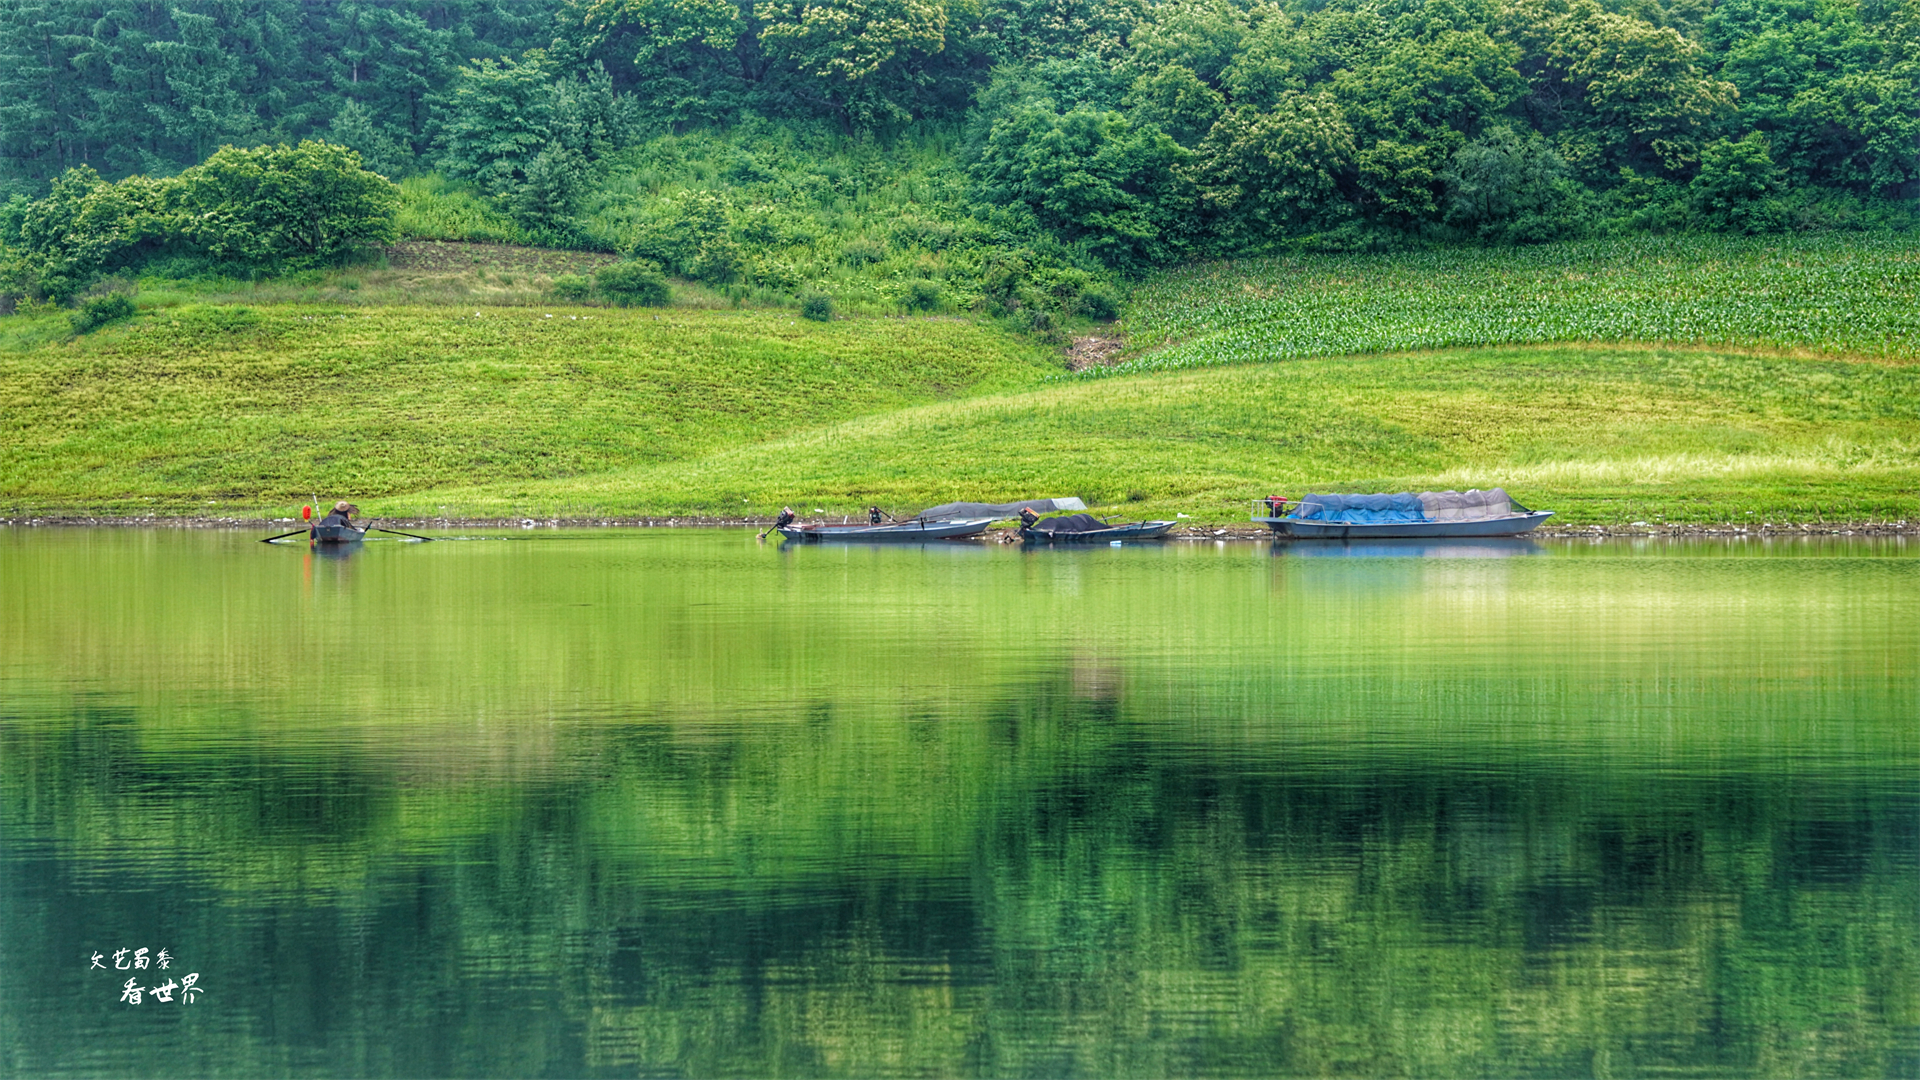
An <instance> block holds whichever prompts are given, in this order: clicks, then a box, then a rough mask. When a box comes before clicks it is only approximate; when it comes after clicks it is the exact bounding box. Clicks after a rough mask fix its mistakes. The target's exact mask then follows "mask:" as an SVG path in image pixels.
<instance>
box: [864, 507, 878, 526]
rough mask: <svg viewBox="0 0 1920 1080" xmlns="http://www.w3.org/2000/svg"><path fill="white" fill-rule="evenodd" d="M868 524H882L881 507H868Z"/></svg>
mask: <svg viewBox="0 0 1920 1080" xmlns="http://www.w3.org/2000/svg"><path fill="white" fill-rule="evenodd" d="M867 524H869V525H878V524H880V508H879V507H877V506H869V507H867Z"/></svg>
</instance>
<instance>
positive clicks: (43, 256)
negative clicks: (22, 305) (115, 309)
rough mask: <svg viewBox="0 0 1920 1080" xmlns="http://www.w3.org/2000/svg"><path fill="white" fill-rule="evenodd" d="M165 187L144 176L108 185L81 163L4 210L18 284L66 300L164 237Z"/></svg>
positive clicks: (167, 187)
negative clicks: (39, 194)
mask: <svg viewBox="0 0 1920 1080" xmlns="http://www.w3.org/2000/svg"><path fill="white" fill-rule="evenodd" d="M170 187H171V184H170V183H169V182H168V181H156V180H149V179H148V178H146V177H144V176H138V177H130V178H129V179H127V180H123V181H121V182H120V183H118V184H110V183H108V182H106V181H105V180H103V179H101V177H100V174H99V173H96V172H94V171H93V169H92V168H90V167H88V166H86V165H77V166H75V167H74V168H72V169H69V170H67V171H66V172H65V173H62V174H61V175H60V176H59V177H58V178H56V179H55V180H54V182H53V184H52V188H51V190H50V191H48V193H47V195H46V197H45V198H42V199H38V200H35V201H33V202H31V203H28V204H25V205H22V206H19V207H17V209H15V210H14V211H13V212H11V213H10V214H9V215H8V233H9V234H8V235H7V236H5V237H4V238H0V239H4V240H5V242H6V243H7V245H8V246H9V247H12V248H14V249H16V250H17V251H18V253H19V254H18V256H17V258H18V267H19V271H20V274H21V277H22V278H23V279H24V280H22V281H20V282H18V285H19V286H21V287H24V288H25V289H26V290H27V291H29V292H37V293H39V294H40V295H42V296H45V297H48V298H50V299H53V300H56V301H65V300H66V299H68V298H69V297H71V296H73V295H74V294H75V293H77V292H79V291H81V290H82V289H85V288H86V287H87V286H88V285H90V284H92V282H93V281H94V280H95V279H96V278H98V277H99V275H100V274H101V273H102V272H105V271H109V270H114V269H118V268H120V267H122V266H124V265H126V264H127V263H128V262H129V261H130V259H131V258H132V257H133V256H134V255H135V254H136V253H137V251H138V250H139V249H140V248H141V247H142V246H143V245H145V246H149V247H150V246H152V245H151V242H152V241H154V240H156V239H164V236H165V228H164V226H163V225H162V224H160V219H161V217H162V215H163V214H164V212H165V210H166V204H167V201H168V197H169V195H170V191H169V188H170Z"/></svg>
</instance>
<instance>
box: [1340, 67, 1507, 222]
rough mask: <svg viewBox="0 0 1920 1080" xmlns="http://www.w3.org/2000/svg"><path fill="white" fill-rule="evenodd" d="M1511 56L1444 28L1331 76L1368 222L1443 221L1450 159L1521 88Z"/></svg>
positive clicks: (1504, 106)
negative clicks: (1352, 139) (1352, 138)
mask: <svg viewBox="0 0 1920 1080" xmlns="http://www.w3.org/2000/svg"><path fill="white" fill-rule="evenodd" d="M1517 58H1518V52H1517V50H1516V49H1514V48H1513V47H1512V46H1510V45H1505V44H1502V43H1500V42H1496V41H1494V40H1493V38H1491V37H1490V36H1488V35H1487V34H1486V33H1485V32H1483V31H1480V30H1455V29H1441V30H1439V31H1438V32H1436V33H1433V34H1432V35H1431V36H1428V37H1420V38H1413V39H1408V40H1403V41H1401V42H1399V43H1398V44H1396V45H1395V46H1394V47H1393V48H1392V49H1390V50H1389V51H1387V52H1386V53H1385V54H1384V55H1383V56H1382V57H1381V58H1380V61H1379V62H1378V63H1377V64H1373V65H1370V66H1366V67H1361V68H1354V69H1349V70H1345V71H1342V72H1340V73H1338V74H1337V75H1336V76H1335V77H1334V79H1333V80H1332V84H1333V90H1334V93H1335V94H1336V95H1337V96H1338V98H1339V99H1340V101H1341V104H1342V105H1343V107H1344V108H1345V110H1346V113H1347V116H1348V117H1349V119H1350V122H1351V123H1352V125H1353V129H1354V132H1355V135H1356V142H1357V148H1356V151H1355V155H1354V162H1355V171H1356V173H1357V183H1358V186H1359V188H1360V190H1361V193H1362V194H1361V202H1362V205H1363V207H1364V208H1365V209H1366V211H1367V212H1368V214H1369V216H1374V217H1378V218H1381V219H1384V220H1386V221H1388V222H1390V223H1394V224H1401V225H1406V224H1411V223H1414V222H1419V221H1427V220H1432V219H1434V218H1436V217H1437V216H1438V215H1439V198H1440V195H1441V187H1442V184H1441V180H1440V173H1441V172H1442V170H1444V169H1445V168H1446V165H1447V162H1448V161H1449V160H1450V159H1451V158H1452V156H1453V154H1454V152H1455V151H1457V150H1458V149H1459V148H1460V147H1461V146H1463V145H1465V144H1466V142H1467V141H1468V140H1469V139H1471V138H1473V137H1474V136H1475V135H1477V134H1478V133H1479V132H1480V130H1481V128H1482V127H1483V125H1485V124H1486V123H1487V122H1488V121H1489V120H1490V119H1492V118H1494V117H1496V116H1498V115H1499V114H1500V113H1502V112H1503V111H1504V110H1505V109H1506V108H1507V107H1508V106H1510V105H1512V104H1513V103H1514V102H1515V101H1516V100H1518V99H1519V97H1520V94H1521V93H1522V92H1523V90H1524V85H1523V84H1522V82H1521V80H1520V75H1519V73H1518V72H1517V71H1515V70H1514V66H1513V65H1514V61H1515V60H1516V59H1517Z"/></svg>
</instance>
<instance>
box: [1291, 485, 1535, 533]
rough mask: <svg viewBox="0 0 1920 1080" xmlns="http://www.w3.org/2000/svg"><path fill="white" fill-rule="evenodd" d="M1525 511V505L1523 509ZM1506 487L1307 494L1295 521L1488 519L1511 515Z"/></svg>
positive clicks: (1382, 522) (1401, 522) (1350, 522)
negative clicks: (1351, 493) (1419, 491)
mask: <svg viewBox="0 0 1920 1080" xmlns="http://www.w3.org/2000/svg"><path fill="white" fill-rule="evenodd" d="M1522 509H1523V510H1524V508H1522ZM1513 514H1514V508H1513V502H1512V500H1511V499H1509V498H1508V497H1507V492H1506V489H1505V488H1488V489H1487V490H1485V491H1480V490H1478V489H1474V490H1469V491H1464V492H1462V491H1423V492H1421V493H1420V494H1418V495H1415V494H1413V493H1412V492H1407V491H1403V492H1400V493H1399V494H1398V495H1308V496H1307V497H1306V498H1304V499H1301V500H1300V505H1299V506H1298V507H1296V508H1295V509H1294V512H1293V517H1294V519H1295V520H1297V521H1318V522H1321V523H1323V524H1339V525H1404V524H1409V523H1412V522H1419V521H1487V520H1491V519H1494V518H1504V517H1511V516H1513Z"/></svg>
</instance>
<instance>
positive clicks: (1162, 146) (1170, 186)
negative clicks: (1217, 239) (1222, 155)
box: [974, 106, 1194, 266]
mask: <svg viewBox="0 0 1920 1080" xmlns="http://www.w3.org/2000/svg"><path fill="white" fill-rule="evenodd" d="M1192 157H1193V154H1192V152H1191V151H1189V150H1187V149H1186V148H1184V147H1182V146H1181V145H1180V144H1179V143H1177V142H1175V141H1174V140H1173V138H1172V137H1171V136H1169V135H1168V134H1167V133H1166V132H1164V131H1161V130H1160V129H1159V128H1158V127H1155V126H1153V125H1152V124H1143V125H1138V126H1136V125H1134V124H1133V123H1131V122H1130V121H1129V120H1128V119H1127V118H1126V117H1125V116H1123V115H1121V114H1119V113H1113V112H1097V111H1094V110H1092V109H1086V108H1080V109H1075V110H1073V111H1072V112H1069V113H1067V114H1065V115H1064V116H1063V115H1059V114H1057V113H1054V112H1053V111H1051V110H1050V109H1047V108H1044V107H1041V106H1026V107H1023V108H1020V109H1017V110H1016V111H1014V112H1013V113H1012V114H1011V115H1008V116H1006V117H1003V118H1002V119H1001V120H999V121H997V122H995V124H994V125H993V128H992V131H991V134H990V135H989V136H988V138H987V142H986V145H985V147H983V148H982V151H981V154H980V157H979V160H978V161H977V162H976V163H975V166H974V176H975V178H976V180H977V181H978V183H979V185H980V189H981V192H982V194H983V195H984V196H985V197H986V198H987V199H988V200H990V201H992V202H996V203H1001V204H1017V205H1020V206H1023V207H1025V208H1026V209H1027V210H1029V211H1030V212H1031V213H1032V214H1033V216H1034V218H1035V219H1036V220H1037V221H1038V222H1039V223H1040V224H1041V225H1043V226H1045V227H1046V228H1048V229H1051V230H1052V231H1053V232H1054V233H1055V234H1057V235H1059V236H1060V237H1061V238H1062V239H1064V240H1066V241H1068V242H1070V243H1078V244H1082V245H1084V246H1085V247H1086V249H1087V250H1089V251H1091V252H1093V253H1095V254H1096V255H1097V256H1099V257H1100V258H1102V259H1104V260H1106V261H1107V262H1108V263H1109V264H1110V265H1117V266H1137V265H1142V264H1147V263H1154V262H1163V261H1166V260H1167V259H1169V258H1171V257H1173V256H1174V255H1175V253H1176V252H1178V251H1180V250H1183V249H1184V246H1185V244H1186V241H1187V239H1188V234H1189V233H1190V231H1191V228H1192V225H1191V222H1192V209H1193V206H1194V194H1193V190H1192V185H1191V183H1190V182H1189V181H1188V180H1187V179H1186V177H1185V172H1186V166H1187V164H1188V163H1189V162H1190V161H1191V159H1192Z"/></svg>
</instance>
